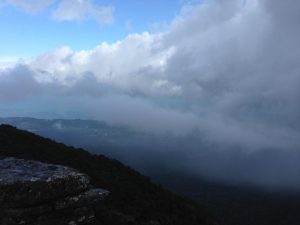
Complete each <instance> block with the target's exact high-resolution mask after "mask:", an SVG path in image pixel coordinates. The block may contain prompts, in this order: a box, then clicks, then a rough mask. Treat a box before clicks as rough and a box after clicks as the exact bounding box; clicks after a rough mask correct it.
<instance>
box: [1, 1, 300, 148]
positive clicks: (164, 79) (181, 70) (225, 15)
mask: <svg viewBox="0 0 300 225" xmlns="http://www.w3.org/2000/svg"><path fill="white" fill-rule="evenodd" d="M12 2H17V1H12ZM67 2H68V1H62V3H61V5H60V6H59V8H58V9H57V12H56V13H55V14H54V17H55V18H56V19H61V20H68V19H73V17H74V15H73V14H72V13H70V14H60V11H59V10H60V9H61V8H62V7H64V4H67ZM85 10H88V12H89V13H90V11H89V10H90V8H89V6H87V9H85ZM299 12H300V2H299V1H295V0H285V1H274V0H248V1H245V2H242V1H240V0H228V1H227V0H226V1H221V0H211V1H205V2H204V3H201V4H199V5H186V6H185V7H183V8H182V10H181V13H180V14H179V15H178V16H177V17H176V18H174V20H173V22H172V23H171V24H169V25H168V26H167V28H166V29H165V30H164V31H163V32H160V33H147V32H145V33H137V34H130V35H128V37H126V38H125V39H123V40H120V41H118V42H115V43H112V44H108V43H101V44H100V45H98V46H97V47H95V48H94V49H90V50H84V51H78V52H76V51H73V50H72V49H70V48H69V47H67V46H63V47H61V48H58V49H55V50H53V51H51V52H48V53H45V54H44V55H40V56H38V57H36V58H34V59H31V60H28V61H23V62H19V63H17V64H14V65H10V66H2V68H1V69H0V92H1V95H0V106H1V108H3V109H4V108H5V109H6V110H7V112H8V113H7V115H8V116H9V115H12V114H13V115H12V116H15V115H18V116H23V115H26V116H35V115H41V116H42V117H47V116H49V115H51V113H53V112H55V113H56V114H55V116H56V117H59V116H60V117H64V118H68V117H76V116H77V117H81V118H90V119H98V120H104V121H107V122H110V123H122V124H127V125H130V126H133V127H135V128H137V129H143V130H146V131H151V132H161V133H164V132H173V133H174V134H176V135H183V134H185V133H187V132H191V131H193V130H197V131H198V132H199V134H201V138H203V139H205V140H206V141H207V142H212V143H217V144H219V145H226V146H238V147H240V148H242V149H243V150H244V151H246V152H247V153H249V152H253V151H258V150H262V149H264V150H265V149H268V150H272V149H274V150H280V149H281V150H282V149H284V150H286V151H292V150H298V149H299V147H300V141H299V140H300V101H299V99H300V88H299V84H300V64H299V60H300V45H299V40H300V27H299V21H300V13H299ZM85 13H86V12H81V13H80V15H82V17H83V18H84V16H85V15H86V14H85ZM103 13H104V14H105V12H103ZM92 14H93V12H92ZM93 15H94V14H93ZM110 21H111V20H110V19H109V20H108V21H107V22H110ZM4 106H5V107H4ZM16 108H17V109H18V111H16V112H14V111H13V110H12V109H16ZM7 115H6V116H7Z"/></svg>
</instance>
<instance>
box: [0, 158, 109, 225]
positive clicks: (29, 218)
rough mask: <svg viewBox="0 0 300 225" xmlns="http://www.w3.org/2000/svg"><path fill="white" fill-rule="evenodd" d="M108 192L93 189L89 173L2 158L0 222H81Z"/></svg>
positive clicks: (75, 224)
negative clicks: (90, 184)
mask: <svg viewBox="0 0 300 225" xmlns="http://www.w3.org/2000/svg"><path fill="white" fill-rule="evenodd" d="M108 194H109V192H108V191H106V190H103V189H100V188H97V189H91V188H90V186H89V178H88V176H87V175H85V174H82V173H80V172H78V171H77V170H74V169H71V168H69V167H65V166H60V165H52V164H46V163H42V162H37V161H31V160H23V159H15V158H6V159H3V160H0V225H22V224H24V225H52V224H55V225H81V224H88V223H89V222H91V221H93V220H94V218H95V214H94V209H93V205H94V203H97V202H98V201H100V200H102V199H103V198H104V197H105V196H107V195H108Z"/></svg>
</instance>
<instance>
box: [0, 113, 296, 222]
mask: <svg viewBox="0 0 300 225" xmlns="http://www.w3.org/2000/svg"><path fill="white" fill-rule="evenodd" d="M0 123H6V124H12V125H14V126H16V127H18V128H20V129H25V130H28V131H31V132H33V133H36V134H39V135H42V136H45V137H48V138H51V139H53V140H55V141H58V142H62V143H65V144H68V145H72V146H76V147H82V148H85V149H87V150H89V151H90V152H91V153H97V154H105V155H107V156H109V157H112V158H116V159H118V160H121V161H122V162H125V163H126V164H128V165H130V166H132V167H133V168H135V169H137V170H139V171H141V172H142V173H144V174H146V175H148V176H150V177H151V179H152V180H154V181H155V182H157V183H160V184H162V185H163V186H164V187H167V188H169V189H171V190H173V191H174V192H176V193H179V194H181V195H183V196H186V197H188V198H190V199H194V200H196V201H199V202H200V203H201V204H204V205H205V206H206V207H207V208H208V209H209V211H210V212H211V213H212V215H213V216H214V217H215V218H217V220H218V221H219V222H220V224H224V225H241V224H243V225H277V224H278V225H285V224H286V225H299V221H300V193H299V192H298V191H297V190H290V191H288V190H268V189H265V188H258V187H255V186H251V185H250V186H249V185H242V184H236V183H231V184H230V183H228V182H222V181H220V180H219V181H217V180H213V179H208V177H199V176H198V175H195V174H191V173H189V172H188V171H185V170H181V171H180V170H179V169H178V168H174V167H170V166H169V165H168V162H167V161H166V164H164V161H163V160H164V159H165V158H164V157H166V155H165V154H169V153H170V149H172V148H174V151H173V152H172V153H174V152H175V153H176V151H177V149H178V151H179V148H181V147H183V146H185V147H187V146H188V147H194V146H196V145H197V144H199V141H198V140H197V139H195V138H193V137H192V136H186V137H181V139H178V138H177V137H176V136H173V135H172V134H166V135H164V136H159V135H155V134H148V133H145V132H139V131H136V130H134V129H131V128H130V127H126V126H118V125H108V124H107V123H104V122H100V121H92V120H62V119H55V120H41V119H34V118H0ZM186 143H188V145H187V144H186ZM164 148H166V149H167V151H166V152H167V153H165V152H164V151H163V150H164ZM151 149H152V151H150V150H151ZM279 156H280V155H279ZM279 156H278V157H279ZM176 160H178V159H176ZM179 163H180V162H179ZM199 163H200V162H199ZM175 164H176V163H175Z"/></svg>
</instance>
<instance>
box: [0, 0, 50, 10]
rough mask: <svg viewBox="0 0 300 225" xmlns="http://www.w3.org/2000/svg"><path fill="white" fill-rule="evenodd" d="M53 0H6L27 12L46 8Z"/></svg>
mask: <svg viewBox="0 0 300 225" xmlns="http://www.w3.org/2000/svg"><path fill="white" fill-rule="evenodd" d="M54 1H55V0H38V1H36V0H6V3H7V4H10V5H12V6H14V7H16V8H18V9H20V10H22V11H25V12H28V13H37V12H40V11H42V10H44V9H46V8H48V7H49V6H50V5H51V4H52V3H53V2H54Z"/></svg>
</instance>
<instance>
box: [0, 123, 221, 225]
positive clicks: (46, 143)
mask: <svg viewBox="0 0 300 225" xmlns="http://www.w3.org/2000/svg"><path fill="white" fill-rule="evenodd" d="M7 156H12V157H17V158H24V159H32V160H39V161H42V162H47V163H54V164H61V165H66V166H70V167H73V168H75V169H77V170H79V171H81V172H84V173H86V174H88V175H89V176H90V177H91V183H92V184H94V185H95V186H101V187H103V188H105V189H107V190H110V192H111V195H110V196H109V197H108V198H107V199H106V200H105V201H104V203H103V204H101V205H100V206H99V208H98V209H97V211H96V212H97V219H98V222H97V223H96V224H104V225H122V224H124V225H125V224H128V225H129V224H130V225H131V224H132V225H154V224H155V225H156V224H157V225H169V224H170V225H171V224H172V225H186V224H189V225H213V224H216V223H215V221H214V220H213V219H212V218H211V216H210V215H209V214H208V212H207V210H206V209H205V208H204V207H203V206H200V205H199V204H197V203H195V202H193V201H191V200H188V199H185V198H183V197H179V196H178V195H176V194H174V193H172V192H170V191H168V190H166V189H164V188H162V187H161V186H159V185H157V184H154V183H152V182H151V181H150V178H148V177H146V176H143V175H141V174H140V173H138V172H137V171H135V170H133V169H131V168H130V167H128V166H125V165H123V164H122V163H121V162H119V161H117V160H113V159H110V158H107V157H105V156H103V155H92V154H90V153H88V152H87V151H84V150H83V149H78V148H74V147H68V146H66V145H64V144H62V143H56V142H54V141H52V140H50V139H47V138H43V137H40V136H37V135H35V134H33V133H30V132H27V131H24V130H19V129H17V128H15V127H13V126H10V125H0V157H7Z"/></svg>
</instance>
